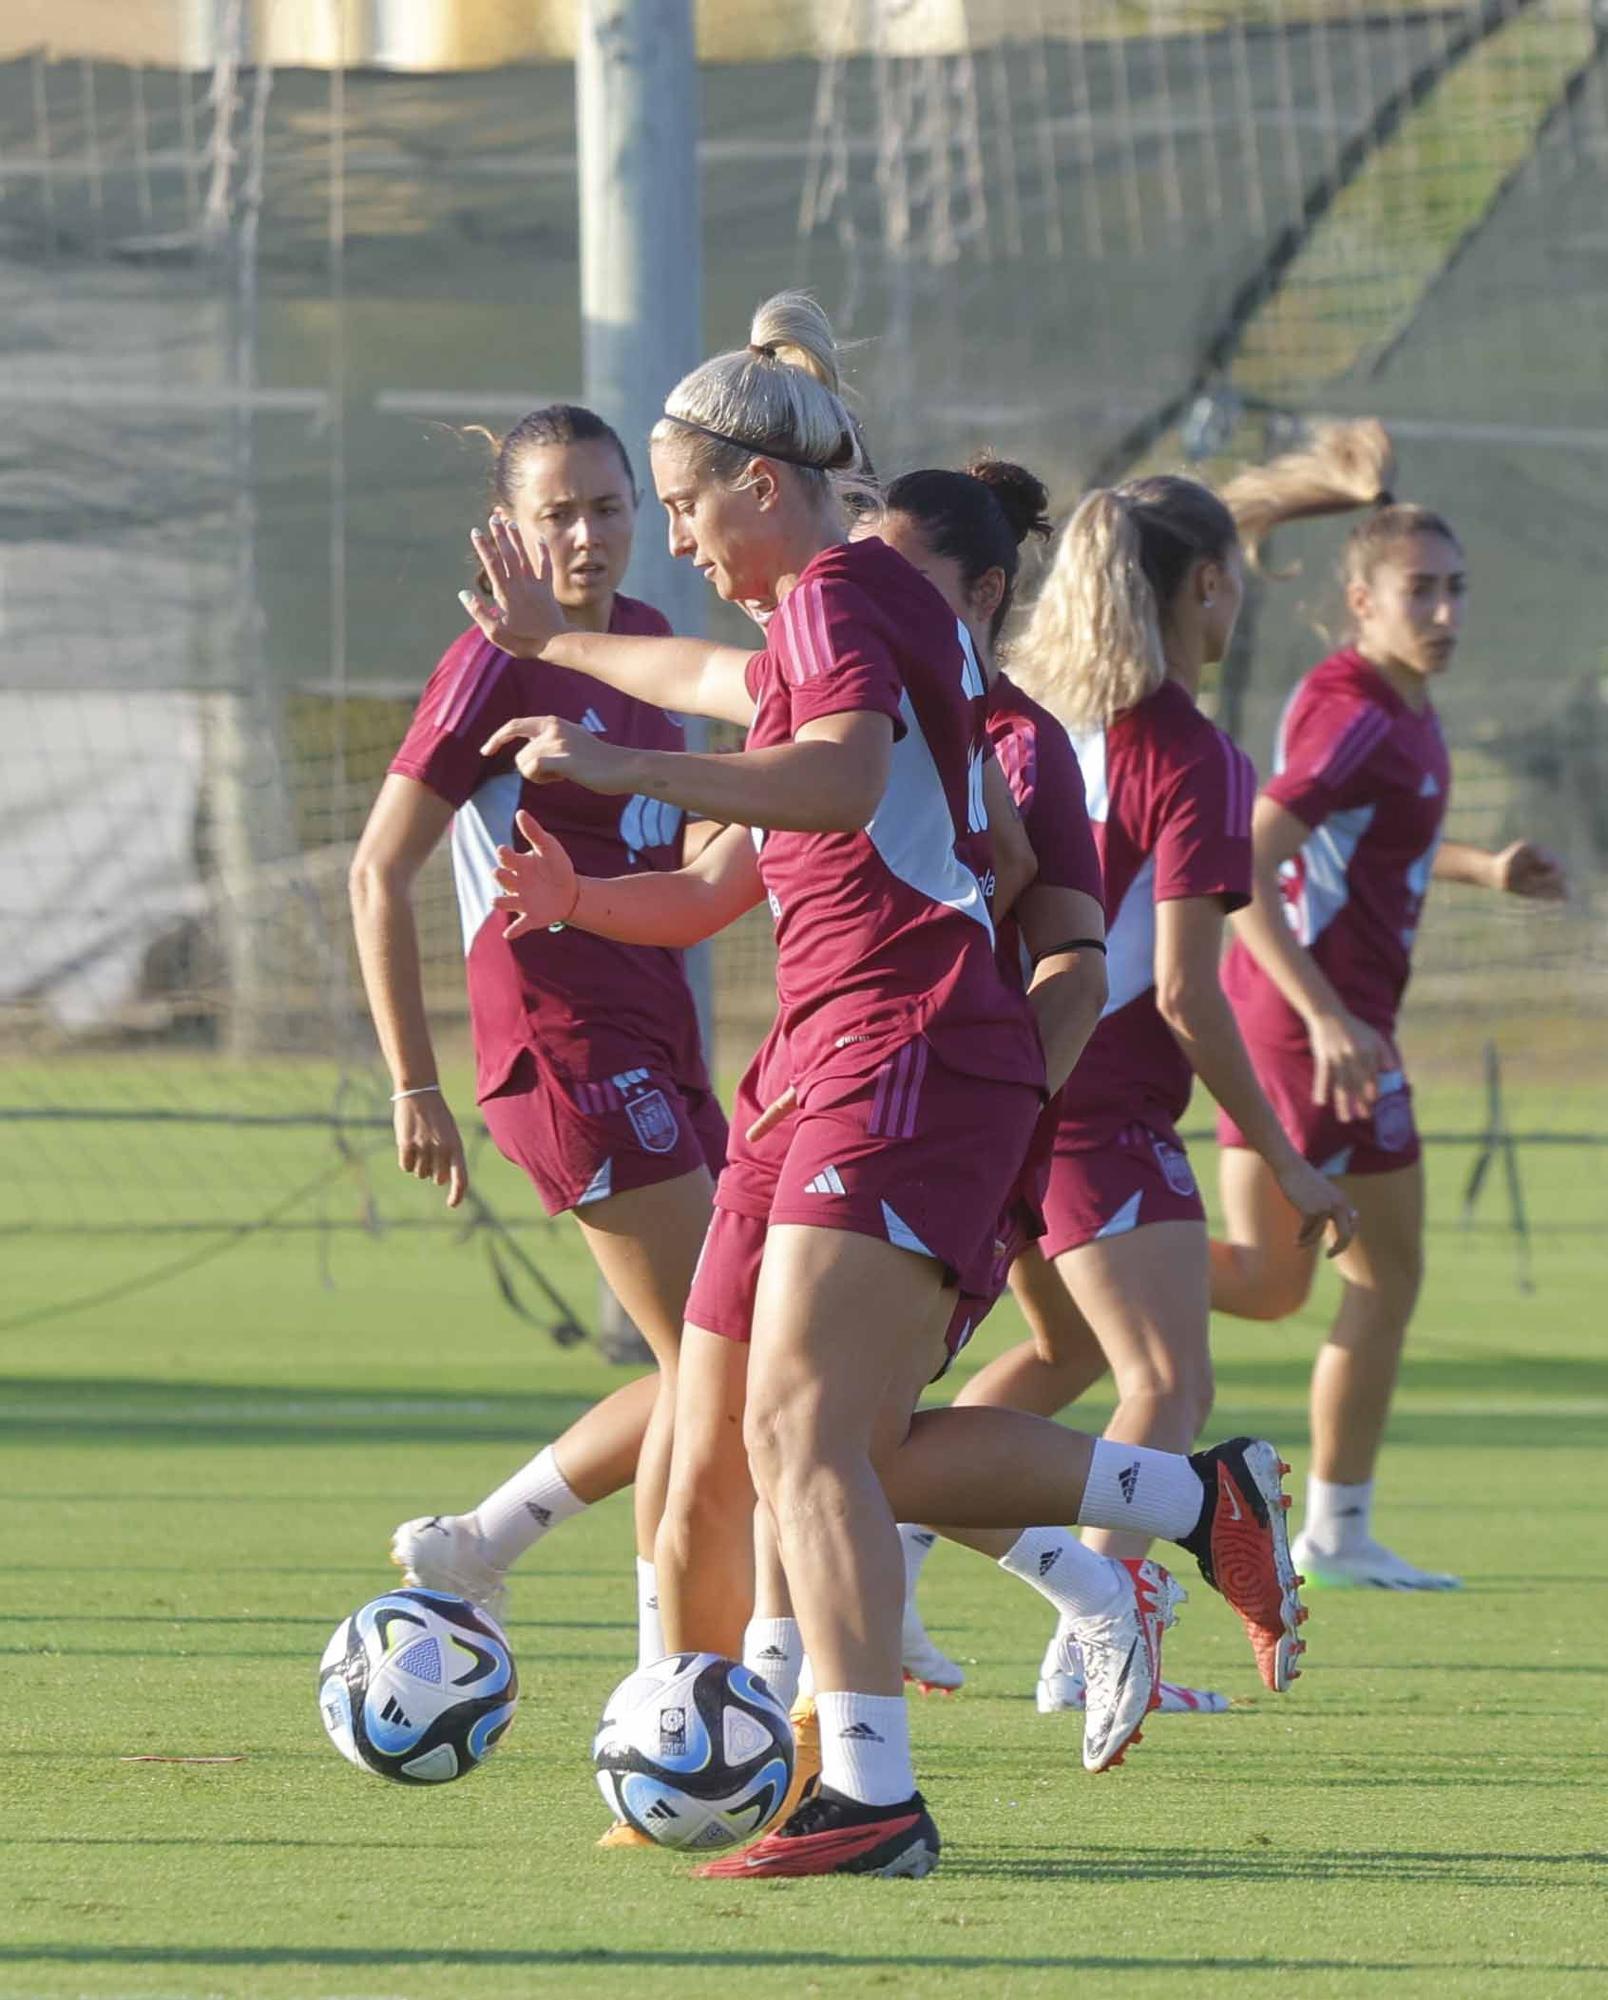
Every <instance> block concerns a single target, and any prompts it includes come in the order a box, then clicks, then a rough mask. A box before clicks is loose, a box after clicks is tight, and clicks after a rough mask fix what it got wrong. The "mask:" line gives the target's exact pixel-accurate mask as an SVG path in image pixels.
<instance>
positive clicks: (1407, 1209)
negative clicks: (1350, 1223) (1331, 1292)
mask: <svg viewBox="0 0 1608 2000" xmlns="http://www.w3.org/2000/svg"><path fill="white" fill-rule="evenodd" d="M1340 1186H1341V1187H1342V1188H1343V1189H1344V1190H1345V1194H1346V1198H1347V1200H1348V1201H1350V1203H1351V1205H1352V1207H1353V1208H1355V1209H1356V1211H1357V1233H1356V1235H1355V1237H1354V1238H1353V1239H1352V1242H1351V1244H1350V1247H1349V1248H1348V1249H1346V1250H1344V1251H1342V1252H1341V1254H1340V1255H1339V1256H1338V1257H1337V1258H1336V1259H1335V1264H1336V1267H1337V1268H1338V1270H1339V1272H1340V1276H1341V1277H1342V1278H1343V1279H1344V1280H1345V1281H1346V1283H1347V1284H1350V1285H1355V1286H1357V1287H1359V1288H1360V1289H1362V1290H1364V1291H1371V1292H1389V1293H1391V1294H1392V1295H1395V1296H1402V1295H1406V1296H1408V1297H1412V1296H1414V1295H1416V1293H1417V1290H1418V1286H1419V1283H1420V1281H1421V1280H1422V1277H1423V1271H1424V1163H1423V1161H1422V1160H1414V1161H1413V1163H1412V1165H1411V1166H1407V1167H1399V1168H1397V1169H1396V1171H1395V1172H1394V1173H1388V1174H1345V1175H1343V1176H1342V1177H1341V1180H1340Z"/></svg>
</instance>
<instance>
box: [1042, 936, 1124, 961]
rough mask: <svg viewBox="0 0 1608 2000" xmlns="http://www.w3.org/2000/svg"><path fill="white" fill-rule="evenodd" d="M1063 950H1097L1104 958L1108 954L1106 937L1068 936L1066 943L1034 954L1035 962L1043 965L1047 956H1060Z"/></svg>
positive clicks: (1053, 945) (1054, 945)
mask: <svg viewBox="0 0 1608 2000" xmlns="http://www.w3.org/2000/svg"><path fill="white" fill-rule="evenodd" d="M1063 951H1097V952H1099V954H1100V956H1101V957H1102V958H1104V957H1105V955H1106V947H1105V939H1104V938H1068V939H1067V941H1066V943H1065V944H1052V945H1051V946H1050V948H1049V950H1048V951H1041V952H1037V953H1035V954H1034V958H1033V963H1034V964H1035V965H1042V964H1043V963H1044V961H1045V959H1047V958H1059V957H1060V955H1061V953H1062V952H1063Z"/></svg>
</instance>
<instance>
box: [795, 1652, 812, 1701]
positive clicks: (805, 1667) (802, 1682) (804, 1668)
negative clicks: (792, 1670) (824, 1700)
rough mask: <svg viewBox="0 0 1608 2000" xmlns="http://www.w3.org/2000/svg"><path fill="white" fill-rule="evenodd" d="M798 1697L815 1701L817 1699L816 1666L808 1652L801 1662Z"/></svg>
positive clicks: (801, 1699)
mask: <svg viewBox="0 0 1608 2000" xmlns="http://www.w3.org/2000/svg"><path fill="white" fill-rule="evenodd" d="M798 1698H799V1700H800V1701H814V1699H815V1668H814V1667H813V1666H812V1665H811V1663H810V1656H809V1654H808V1653H806V1654H805V1655H804V1657H803V1659H802V1660H801V1661H800V1662H799V1669H798Z"/></svg>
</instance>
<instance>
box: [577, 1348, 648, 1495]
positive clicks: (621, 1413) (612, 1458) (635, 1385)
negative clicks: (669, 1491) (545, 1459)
mask: <svg viewBox="0 0 1608 2000" xmlns="http://www.w3.org/2000/svg"><path fill="white" fill-rule="evenodd" d="M658 1398H659V1377H658V1374H657V1372H656V1371H655V1372H653V1373H650V1374H647V1375H639V1376H637V1378H636V1380H635V1381H634V1382H625V1383H622V1384H621V1386H620V1387H619V1388H618V1389H615V1390H613V1391H612V1392H611V1393H610V1394H609V1395H607V1396H605V1397H604V1398H603V1400H602V1402H601V1403H594V1404H593V1405H592V1407H591V1408H590V1409H589V1410H588V1411H587V1412H586V1414H585V1416H583V1417H577V1418H576V1419H575V1421H574V1423H572V1424H571V1425H570V1427H569V1429H568V1430H567V1431H565V1433H564V1434H563V1436H562V1437H560V1438H558V1439H556V1440H555V1442H554V1444H553V1457H554V1459H555V1460H556V1462H557V1465H558V1469H559V1471H560V1472H561V1473H563V1475H564V1480H565V1484H566V1485H567V1486H568V1487H569V1489H570V1491H571V1492H572V1493H573V1494H574V1495H575V1497H576V1499H577V1500H584V1501H585V1502H586V1504H587V1505H588V1506H589V1507H590V1506H591V1505H592V1504H593V1503H594V1502H595V1501H598V1500H606V1499H608V1497H609V1495H610V1494H611V1493H623V1492H624V1490H625V1489H626V1487H627V1486H629V1485H630V1484H631V1482H632V1480H633V1479H635V1478H636V1470H637V1459H638V1457H639V1456H640V1455H641V1451H642V1440H643V1437H644V1436H645V1435H646V1433H647V1428H648V1419H649V1418H650V1417H651V1416H652V1415H653V1407H654V1404H655V1403H656V1402H657V1401H658Z"/></svg>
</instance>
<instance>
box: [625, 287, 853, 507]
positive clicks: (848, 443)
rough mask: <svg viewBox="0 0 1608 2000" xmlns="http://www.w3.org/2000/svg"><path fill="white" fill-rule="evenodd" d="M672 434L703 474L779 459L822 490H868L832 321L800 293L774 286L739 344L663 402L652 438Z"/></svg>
mask: <svg viewBox="0 0 1608 2000" xmlns="http://www.w3.org/2000/svg"><path fill="white" fill-rule="evenodd" d="M678 435H679V436H680V437H681V438H682V440H683V441H689V440H690V442H691V444H692V447H693V462H694V465H695V467H696V468H697V470H698V471H699V472H700V473H701V474H702V475H703V476H705V477H708V478H712V479H716V480H721V481H725V482H728V483H729V482H731V481H735V480H737V479H740V478H741V477H742V475H743V472H744V470H745V469H746V467H747V466H748V464H749V463H750V461H751V460H753V459H754V458H756V457H761V458H774V459H779V460H780V461H781V462H782V463H783V464H784V465H791V466H794V467H796V468H797V469H798V471H799V473H800V475H801V476H802V477H803V478H805V479H806V480H809V481H811V482H813V483H815V484H817V485H819V486H820V487H821V488H822V490H823V491H824V490H825V489H826V488H828V487H829V486H830V487H832V488H835V489H838V490H840V491H844V492H847V493H850V494H854V495H856V496H858V495H863V494H869V495H872V496H874V493H875V487H874V485H873V483H872V481H871V477H870V472H869V462H868V460H867V458H866V455H865V452H864V449H863V447H862V444H861V441H860V433H859V429H858V426H857V425H856V424H855V422H854V419H853V418H852V417H851V416H850V414H849V411H848V409H847V407H846V406H845V404H844V402H843V398H842V395H841V393H840V371H839V367H838V350H837V342H836V340H835V339H834V337H833V333H832V322H831V321H830V320H829V319H828V318H827V316H826V314H825V312H823V311H822V309H821V307H820V305H819V304H818V303H817V301H816V300H814V299H813V298H811V297H810V295H809V294H808V293H807V292H778V293H777V294H776V296H775V297H774V298H770V299H767V300H766V301H765V303H764V304H763V305H762V306H761V307H760V308H759V310H758V311H757V312H756V313H755V314H754V319H753V324H752V326H751V327H750V329H749V342H748V345H747V347H745V348H738V349H735V350H733V351H732V352H731V353H729V354H717V355H716V356H715V357H714V359H713V360H711V361H706V362H704V363H703V364H702V366H701V367H698V368H695V369H694V370H693V371H692V373H691V374H690V375H685V376H683V377H682V379H681V380H680V381H679V382H678V383H677V384H676V386H675V388H674V389H672V390H671V392H670V394H669V396H668V397H667V398H666V400H665V406H664V415H663V416H662V417H661V418H660V419H659V422H658V423H657V424H655V425H654V428H653V437H654V439H655V441H659V440H661V439H664V438H667V437H671V436H678Z"/></svg>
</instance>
